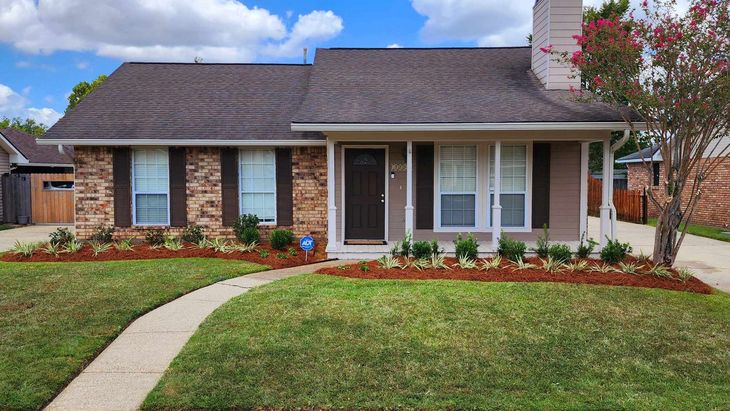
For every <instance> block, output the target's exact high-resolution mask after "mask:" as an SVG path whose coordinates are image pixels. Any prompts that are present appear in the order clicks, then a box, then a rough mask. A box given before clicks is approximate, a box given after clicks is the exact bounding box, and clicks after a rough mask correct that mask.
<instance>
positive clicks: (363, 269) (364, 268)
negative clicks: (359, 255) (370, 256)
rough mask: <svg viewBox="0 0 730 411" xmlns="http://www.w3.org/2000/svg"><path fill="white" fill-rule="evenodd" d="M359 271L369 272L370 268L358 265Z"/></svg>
mask: <svg viewBox="0 0 730 411" xmlns="http://www.w3.org/2000/svg"><path fill="white" fill-rule="evenodd" d="M360 271H365V272H367V271H370V266H369V265H367V264H360Z"/></svg>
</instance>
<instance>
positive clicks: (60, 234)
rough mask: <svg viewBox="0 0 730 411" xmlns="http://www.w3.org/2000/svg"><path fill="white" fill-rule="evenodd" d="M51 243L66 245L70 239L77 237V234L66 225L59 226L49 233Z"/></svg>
mask: <svg viewBox="0 0 730 411" xmlns="http://www.w3.org/2000/svg"><path fill="white" fill-rule="evenodd" d="M48 237H50V239H51V241H50V243H51V244H53V245H58V246H61V247H63V246H65V245H66V243H68V242H69V241H73V240H75V239H76V236H75V235H74V234H73V233H72V232H71V230H69V229H68V228H66V227H58V228H57V229H56V230H55V231H53V232H52V233H51V234H49V235H48Z"/></svg>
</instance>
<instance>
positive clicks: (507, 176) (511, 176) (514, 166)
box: [489, 145, 527, 227]
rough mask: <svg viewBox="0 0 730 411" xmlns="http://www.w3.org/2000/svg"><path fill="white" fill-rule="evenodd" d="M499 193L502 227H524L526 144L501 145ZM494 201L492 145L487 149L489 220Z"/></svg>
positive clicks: (490, 219)
mask: <svg viewBox="0 0 730 411" xmlns="http://www.w3.org/2000/svg"><path fill="white" fill-rule="evenodd" d="M501 160H502V166H501V167H500V171H501V180H502V185H501V194H500V196H499V199H500V201H499V202H500V205H501V206H502V226H503V227H524V226H525V209H526V205H525V202H526V199H527V146H525V145H502V159H501ZM493 201H494V146H492V147H490V150H489V204H490V207H489V221H490V223H491V221H492V207H491V204H492V203H493Z"/></svg>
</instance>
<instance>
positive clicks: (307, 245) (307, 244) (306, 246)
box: [299, 235, 314, 261]
mask: <svg viewBox="0 0 730 411" xmlns="http://www.w3.org/2000/svg"><path fill="white" fill-rule="evenodd" d="M299 247H301V248H302V250H304V261H307V260H308V259H309V252H310V251H312V250H314V238H312V237H311V236H308V235H305V236H304V237H302V238H301V239H300V240H299Z"/></svg>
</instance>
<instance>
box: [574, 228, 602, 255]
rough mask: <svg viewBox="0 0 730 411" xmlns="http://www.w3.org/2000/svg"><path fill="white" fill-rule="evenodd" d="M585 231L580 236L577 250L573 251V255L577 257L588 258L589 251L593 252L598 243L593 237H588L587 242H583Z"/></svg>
mask: <svg viewBox="0 0 730 411" xmlns="http://www.w3.org/2000/svg"><path fill="white" fill-rule="evenodd" d="M585 237H586V233H585V232H584V233H583V234H581V236H580V244H578V250H576V252H575V256H576V257H578V258H588V257H589V256H590V255H591V253H592V252H593V249H594V248H595V247H596V245H597V244H598V243H597V242H596V241H595V240H594V239H592V238H589V239H588V241H587V242H583V241H584V240H585Z"/></svg>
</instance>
